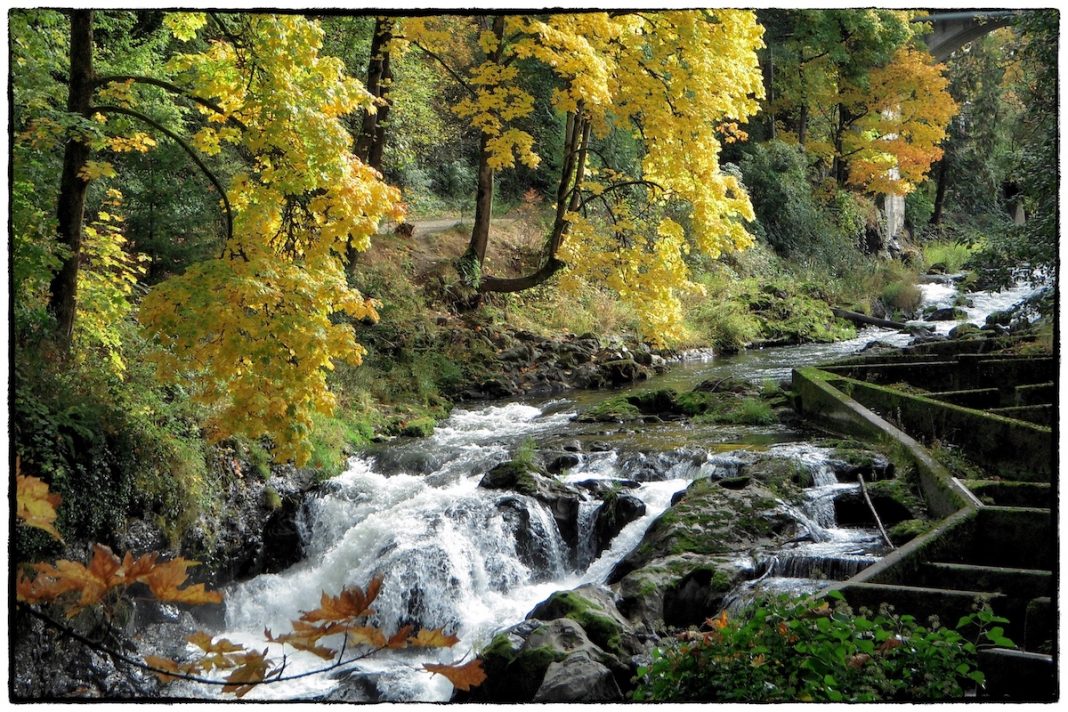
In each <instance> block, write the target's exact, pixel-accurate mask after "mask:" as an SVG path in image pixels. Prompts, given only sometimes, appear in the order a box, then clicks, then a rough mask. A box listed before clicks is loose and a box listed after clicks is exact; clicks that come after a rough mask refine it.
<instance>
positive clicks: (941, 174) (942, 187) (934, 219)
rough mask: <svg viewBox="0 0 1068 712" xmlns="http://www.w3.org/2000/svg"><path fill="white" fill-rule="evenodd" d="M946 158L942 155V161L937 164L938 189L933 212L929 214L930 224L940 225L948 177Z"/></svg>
mask: <svg viewBox="0 0 1068 712" xmlns="http://www.w3.org/2000/svg"><path fill="white" fill-rule="evenodd" d="M946 158H947V156H945V155H943V156H942V160H941V161H939V162H938V189H937V190H936V191H935V200H934V211H933V212H932V213H931V221H930V222H931V224H932V225H941V224H942V206H943V205H944V204H945V201H946V183H948V182H949V181H948V177H947V175H946V163H947V161H946Z"/></svg>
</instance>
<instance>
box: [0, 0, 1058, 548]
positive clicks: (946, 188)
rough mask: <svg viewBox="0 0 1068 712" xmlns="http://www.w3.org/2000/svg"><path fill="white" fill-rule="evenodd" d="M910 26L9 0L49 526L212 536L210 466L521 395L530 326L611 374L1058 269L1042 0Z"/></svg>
mask: <svg viewBox="0 0 1068 712" xmlns="http://www.w3.org/2000/svg"><path fill="white" fill-rule="evenodd" d="M920 19H921V18H919V17H918V16H917V15H916V13H912V12H905V11H892V10H760V11H756V12H752V11H746V10H710V11H697V10H678V11H661V12H643V13H637V12H635V13H631V12H584V13H554V14H547V15H537V16H534V15H530V16H527V15H493V14H488V15H474V16H464V15H441V16H423V17H404V16H391V17H377V18H376V17H372V16H368V15H358V14H353V15H351V16H348V15H343V14H329V15H324V16H315V15H313V14H308V15H302V14H288V13H287V14H251V13H243V12H170V11H160V10H137V11H120V10H100V11H90V10H70V11H62V10H38V9H30V10H27V9H20V10H12V11H10V12H9V14H8V21H9V26H10V36H11V46H10V50H11V107H10V108H11V115H12V124H11V129H12V135H11V144H10V153H9V160H10V166H11V177H12V180H11V186H10V202H9V205H10V214H9V218H10V225H11V228H10V229H11V241H10V253H9V257H10V266H11V269H10V274H11V282H10V293H11V298H12V306H11V324H10V331H9V334H10V341H11V348H12V352H13V363H12V366H13V368H12V369H11V376H10V378H11V381H12V386H13V387H12V389H11V390H10V391H9V392H10V394H11V401H10V403H9V411H10V415H11V422H12V427H11V434H12V443H11V450H12V458H15V457H18V458H19V460H20V462H21V463H22V466H23V468H24V469H25V470H26V471H29V472H33V473H35V474H36V475H38V476H39V477H41V478H42V479H43V480H44V481H45V482H47V483H48V484H49V486H50V487H51V490H52V491H53V492H55V493H57V494H59V495H60V496H61V497H62V502H63V504H62V506H61V507H60V509H59V515H58V520H57V522H56V527H57V528H58V530H59V531H60V532H61V533H62V534H63V536H64V539H65V540H66V541H67V542H89V541H92V542H100V543H102V544H107V545H110V546H112V547H114V548H116V549H119V548H121V547H120V546H119V545H120V544H122V543H123V542H124V541H125V540H126V539H127V538H129V537H130V536H132V535H131V534H130V528H131V524H132V523H134V522H147V523H149V525H150V526H151V527H153V528H154V529H155V530H156V531H158V532H159V533H160V534H161V536H160V539H161V540H160V541H159V542H158V543H159V545H160V546H165V547H168V548H170V549H173V550H180V551H183V552H185V553H188V554H191V555H196V556H203V558H204V559H205V560H209V561H210V560H211V559H212V558H213V557H216V556H219V555H220V554H219V551H218V550H217V549H216V548H213V546H214V543H215V541H216V540H217V539H219V537H218V536H217V534H218V531H217V530H218V529H219V528H221V527H222V526H223V523H224V522H225V520H226V517H227V512H228V511H229V510H228V509H227V507H228V505H227V502H228V498H232V497H233V490H234V489H235V487H237V485H235V483H242V482H251V481H254V482H256V483H258V484H262V482H263V481H265V480H266V479H267V478H269V477H271V476H274V475H278V474H279V473H282V474H286V475H287V476H289V475H293V473H297V472H306V469H305V468H307V469H310V470H313V471H314V472H313V479H314V477H320V478H323V477H329V476H331V475H334V474H337V473H339V472H340V471H342V470H343V469H344V466H345V462H346V459H347V457H348V456H349V455H351V454H353V453H354V452H356V451H358V450H359V449H360V448H364V447H366V446H368V445H369V444H370V443H372V442H373V441H374V440H376V439H381V438H385V437H393V436H406V437H419V436H426V435H429V434H430V433H432V432H433V429H434V425H435V422H436V421H438V420H440V419H441V418H443V417H445V416H446V415H447V414H448V412H449V410H450V408H451V407H452V404H453V403H454V402H457V401H458V400H459V399H461V398H463V397H477V395H472V393H474V394H481V395H482V396H483V397H488V396H492V395H494V394H496V395H508V394H514V392H515V391H516V390H522V389H521V388H518V387H516V388H515V389H511V390H509V388H511V386H510V385H509V386H508V387H505V386H502V385H501V382H502V381H503V380H507V379H504V378H503V377H502V374H505V375H509V374H511V375H514V374H516V373H522V372H525V371H528V370H530V369H532V368H534V366H535V364H534V363H532V362H529V361H523V358H524V357H523V353H525V352H524V351H523V349H524V348H526V347H524V346H523V343H525V342H524V339H528V340H529V338H538V339H543V340H554V339H557V340H559V339H560V338H562V335H564V334H569V335H572V336H574V337H580V336H581V337H589V339H592V340H593V341H594V342H599V343H600V344H602V346H603V347H604V349H607V350H612V349H616V351H615V352H614V353H616V355H617V356H618V355H620V354H624V355H625V356H626V358H622V357H620V358H616V359H612V361H617V362H622V365H620V364H617V365H616V366H615V367H614V368H615V370H614V371H613V374H615V375H613V377H612V378H608V379H607V380H605V379H601V380H597V379H590V380H588V381H586V383H594V384H618V382H619V379H623V378H624V377H627V376H628V375H629V374H632V373H634V372H636V371H632V370H627V369H629V368H630V364H631V363H633V358H632V356H631V355H632V354H636V353H639V352H640V353H641V354H642V358H643V359H646V361H647V363H644V364H639V365H642V366H645V365H648V364H649V363H651V362H652V359H653V357H654V356H657V357H659V356H661V355H671V354H674V353H677V352H678V351H679V350H682V349H686V348H693V347H711V348H712V349H713V350H714V351H715V352H717V353H720V354H725V353H732V352H737V351H739V350H742V349H745V348H751V347H757V346H773V345H784V344H796V343H804V342H811V341H820V342H826V341H836V340H842V339H847V338H851V337H852V336H854V335H855V333H856V329H855V327H854V326H853V325H852V324H851V323H849V322H847V321H843V320H841V319H839V318H837V317H836V315H835V314H834V313H833V312H832V308H837V309H844V310H847V311H852V312H856V313H860V314H864V315H870V316H873V317H878V318H892V319H903V318H908V317H910V316H912V315H913V314H914V312H915V311H916V308H917V307H918V304H919V296H918V295H919V292H918V288H917V286H916V282H917V278H918V277H919V275H921V274H923V273H926V272H928V271H930V272H940V273H955V272H957V271H960V270H970V271H972V272H974V273H975V275H976V276H975V277H974V278H973V279H975V280H977V281H978V283H979V284H981V285H984V286H991V287H996V286H1001V285H1004V284H1007V283H1009V282H1010V281H1011V280H1012V279H1014V278H1015V277H1019V276H1020V273H1021V272H1022V271H1026V272H1028V273H1031V272H1037V273H1042V274H1045V275H1046V276H1047V277H1049V278H1050V279H1052V278H1053V267H1054V263H1055V255H1056V250H1055V245H1056V243H1057V234H1056V205H1057V175H1056V171H1052V170H1049V166H1052V165H1055V160H1056V155H1057V154H1056V146H1057V143H1056V141H1057V138H1056V128H1057V113H1056V110H1057V105H1056V101H1055V99H1054V98H1053V97H1054V96H1055V92H1051V91H1049V87H1051V86H1055V85H1056V43H1057V17H1056V13H1054V12H1034V13H1026V14H1025V15H1024V16H1022V17H1021V18H1020V19H1019V20H1018V21H1017V22H1016V24H1014V25H1013V26H1011V27H1007V28H1003V29H1000V30H997V31H995V32H992V33H990V34H988V35H985V36H984V37H982V38H980V39H977V40H975V41H974V42H972V43H971V44H969V45H967V46H966V47H965V48H963V49H961V50H960V51H958V52H957V53H955V54H954V55H953V56H952V57H951V58H950V59H949V60H948V61H947V62H946V63H945V64H938V63H936V62H935V61H934V60H933V59H932V58H931V57H930V56H929V55H928V54H927V53H926V51H925V49H924V45H923V42H922V37H923V35H924V32H925V31H926V29H925V26H924V25H923V24H922V22H919V21H918V20H920ZM679 58H682V60H683V61H679ZM678 96H686V97H688V99H687V101H685V102H680V101H678V100H677V98H676V97H678ZM890 196H904V226H903V228H902V229H900V230H898V229H890V227H889V223H888V218H887V214H888V207H887V206H888V205H889V202H890V201H891V199H892V198H891V197H890ZM1050 295H1052V291H1051V292H1050ZM1052 307H1053V300H1052V296H1050V297H1049V298H1047V299H1046V300H1045V301H1043V302H1040V303H1039V304H1038V308H1039V310H1041V311H1044V312H1045V313H1046V314H1047V315H1048V314H1050V313H1051V312H1052ZM527 335H533V337H528V336H527ZM569 338H570V337H569ZM516 343H518V344H519V345H518V346H516V345H515V344H516ZM502 344H507V345H508V346H507V347H506V346H504V345H502ZM617 346H618V347H619V348H618V349H617ZM610 347H611V348H610ZM568 348H571V347H570V346H569V347H568ZM576 348H577V347H576ZM583 348H585V347H583ZM580 351H581V350H580ZM593 352H594V349H593V348H592V347H591V348H589V349H586V350H585V351H581V353H582V354H584V355H582V356H581V357H580V356H574V355H572V354H570V353H569V354H565V356H566V358H567V359H572V361H573V363H571V366H569V367H568V368H569V369H570V368H571V367H574V368H576V369H577V368H579V367H581V366H582V365H583V363H585V362H584V361H583V359H586V361H589V360H590V359H591V358H592V357H591V356H590V354H592V353H593ZM654 352H655V353H654ZM529 353H533V351H530V352H529ZM576 353H578V351H576ZM533 359H534V357H533V356H531V357H530V361H533ZM561 359H562V360H560V361H559V362H560V363H563V362H564V361H565V360H566V359H564V358H563V357H561ZM603 360H604V361H605V362H608V361H609V359H608V358H607V357H605V359H603ZM554 363H556V362H554ZM569 363H570V362H569ZM600 365H602V364H600V363H599V364H598V366H600ZM635 368H637V367H635ZM642 373H645V371H642ZM620 374H622V375H620ZM617 376H618V379H617ZM513 380H514V379H513ZM560 383H562V381H561V382H560ZM553 384H554V387H555V385H556V384H557V382H556V381H554V382H553ZM473 386H477V388H473ZM465 394H466V395H465ZM754 404H755V405H754ZM760 405H761V404H760V403H759V402H758V401H753V402H752V403H750V404H748V405H745V406H744V407H740V408H739V409H738V412H737V413H735V412H734V411H732V412H731V413H727V414H721V417H722V418H723V419H724V420H726V422H738V421H739V420H740V421H743V422H747V421H754V422H761V421H766V420H767V419H768V418H769V417H771V416H770V415H769V413H768V412H767V410H766V409H764V408H761V407H760ZM732 419H733V420H732ZM295 468H297V469H295ZM242 486H243V485H242ZM238 489H240V488H239V487H238ZM277 499H278V495H277V493H276V494H275V500H277ZM272 501H274V500H272ZM275 503H276V504H277V502H275ZM194 525H195V526H194ZM194 530H196V531H195V532H194ZM193 534H195V536H194V535H193ZM15 551H16V553H17V556H18V558H19V559H21V560H24V561H29V560H35V559H38V558H42V557H44V556H51V555H59V554H61V553H63V551H64V547H63V545H62V544H60V543H59V542H58V541H57V540H55V539H50V538H47V537H45V536H43V535H39V534H38V533H36V532H24V531H21V530H20V531H19V535H18V536H17V537H16V538H15Z"/></svg>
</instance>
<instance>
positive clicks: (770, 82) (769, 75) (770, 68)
mask: <svg viewBox="0 0 1068 712" xmlns="http://www.w3.org/2000/svg"><path fill="white" fill-rule="evenodd" d="M766 68H767V71H766V72H765V79H764V86H765V87H766V90H765V91H766V94H767V100H768V129H769V130H768V136H769V137H770V138H771V140H772V141H774V140H775V51H774V50H773V49H772V47H771V40H770V39H769V40H768V61H767V63H766Z"/></svg>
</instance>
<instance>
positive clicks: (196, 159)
mask: <svg viewBox="0 0 1068 712" xmlns="http://www.w3.org/2000/svg"><path fill="white" fill-rule="evenodd" d="M95 113H100V114H125V115H126V116H131V117H133V118H135V119H137V120H139V121H143V122H144V123H146V124H148V125H149V126H151V127H152V128H154V129H156V130H157V131H159V132H160V133H162V134H164V135H165V136H167V138H169V139H171V140H172V141H174V142H175V143H177V144H178V145H179V146H181V147H182V150H184V151H185V152H186V154H188V155H189V157H190V158H191V159H193V163H195V164H197V167H198V168H199V169H200V170H201V171H202V172H203V173H204V175H205V176H207V178H208V180H209V181H211V184H212V185H213V186H215V190H217V191H218V192H219V196H220V197H222V201H223V207H224V208H225V209H226V239H227V242H229V241H230V240H231V239H232V238H233V236H234V213H233V211H232V210H231V209H230V199H229V198H227V197H226V190H225V189H224V188H223V186H222V183H220V182H219V179H218V178H216V177H215V174H214V173H212V172H211V171H210V170H208V167H207V166H206V165H205V164H204V161H203V160H201V158H200V156H198V155H197V152H196V151H194V150H193V148H192V146H190V145H189V144H188V143H186V142H185V140H184V139H182V137H181V136H179V135H178V134H176V133H174V132H173V131H171V130H170V129H169V128H167V127H166V126H164V125H163V124H161V123H159V122H158V121H156V120H155V119H153V118H152V117H150V116H146V115H145V114H142V113H141V112H140V111H134V110H133V109H127V108H126V107H124V106H91V107H89V115H90V116H91V115H93V114H95ZM242 256H244V255H242ZM245 260H246V261H248V258H247V257H245Z"/></svg>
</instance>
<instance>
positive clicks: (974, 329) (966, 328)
mask: <svg viewBox="0 0 1068 712" xmlns="http://www.w3.org/2000/svg"><path fill="white" fill-rule="evenodd" d="M980 334H982V331H981V330H980V329H979V327H978V326H976V325H975V324H970V323H967V322H965V323H964V324H960V325H959V326H955V327H953V329H952V330H951V331H950V332H949V338H951V339H970V338H973V337H976V336H979V335H980Z"/></svg>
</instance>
